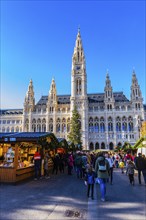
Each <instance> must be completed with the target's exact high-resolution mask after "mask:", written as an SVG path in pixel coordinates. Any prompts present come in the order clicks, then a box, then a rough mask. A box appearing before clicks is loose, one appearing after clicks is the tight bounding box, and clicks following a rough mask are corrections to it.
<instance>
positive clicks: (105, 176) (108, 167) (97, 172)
mask: <svg viewBox="0 0 146 220" xmlns="http://www.w3.org/2000/svg"><path fill="white" fill-rule="evenodd" d="M104 159H105V158H104V157H103V156H99V157H98V158H97V159H96V162H95V175H96V176H97V177H98V178H101V179H104V178H108V177H109V170H110V165H109V162H108V161H107V160H106V159H105V164H106V171H105V172H101V171H99V161H100V160H104Z"/></svg>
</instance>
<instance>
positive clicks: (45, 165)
mask: <svg viewBox="0 0 146 220" xmlns="http://www.w3.org/2000/svg"><path fill="white" fill-rule="evenodd" d="M48 163H49V154H48V153H47V152H46V154H45V158H44V176H45V178H46V179H48V178H50V176H49V164H48Z"/></svg>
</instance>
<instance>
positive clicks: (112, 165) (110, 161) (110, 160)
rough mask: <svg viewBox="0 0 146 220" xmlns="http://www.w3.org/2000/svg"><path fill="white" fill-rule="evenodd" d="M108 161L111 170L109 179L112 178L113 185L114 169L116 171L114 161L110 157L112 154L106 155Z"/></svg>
mask: <svg viewBox="0 0 146 220" xmlns="http://www.w3.org/2000/svg"><path fill="white" fill-rule="evenodd" d="M105 158H106V160H107V161H108V162H109V165H110V170H109V178H110V184H111V185H112V184H113V169H114V160H113V158H112V157H111V156H110V154H106V155H105Z"/></svg>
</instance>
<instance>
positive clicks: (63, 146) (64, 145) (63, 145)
mask: <svg viewBox="0 0 146 220" xmlns="http://www.w3.org/2000/svg"><path fill="white" fill-rule="evenodd" d="M57 140H58V142H59V145H58V148H57V153H62V154H64V153H67V152H68V150H69V145H68V142H67V141H66V139H65V138H57Z"/></svg>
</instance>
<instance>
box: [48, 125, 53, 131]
mask: <svg viewBox="0 0 146 220" xmlns="http://www.w3.org/2000/svg"><path fill="white" fill-rule="evenodd" d="M49 131H50V132H53V124H52V123H51V124H49Z"/></svg>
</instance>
